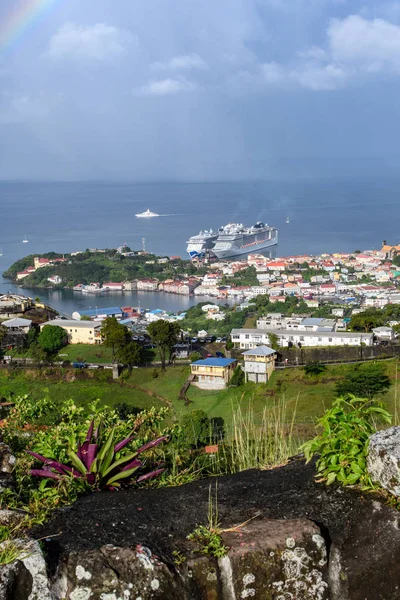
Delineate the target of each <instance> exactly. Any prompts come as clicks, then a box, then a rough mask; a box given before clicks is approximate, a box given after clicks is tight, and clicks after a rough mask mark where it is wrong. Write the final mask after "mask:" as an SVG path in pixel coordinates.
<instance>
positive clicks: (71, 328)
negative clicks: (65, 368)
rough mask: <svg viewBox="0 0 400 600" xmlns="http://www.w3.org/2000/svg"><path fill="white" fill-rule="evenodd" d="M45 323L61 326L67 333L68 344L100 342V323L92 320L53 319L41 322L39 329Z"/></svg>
mask: <svg viewBox="0 0 400 600" xmlns="http://www.w3.org/2000/svg"><path fill="white" fill-rule="evenodd" d="M46 325H52V326H57V327H62V328H63V329H64V330H65V331H66V332H67V334H68V343H69V344H101V336H100V324H96V323H93V322H92V321H73V320H64V319H54V320H53V321H47V323H42V324H41V325H40V330H42V329H43V327H45V326H46Z"/></svg>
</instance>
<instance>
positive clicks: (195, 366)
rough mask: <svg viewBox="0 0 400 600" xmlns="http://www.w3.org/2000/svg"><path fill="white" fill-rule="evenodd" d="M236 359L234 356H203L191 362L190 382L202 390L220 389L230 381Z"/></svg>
mask: <svg viewBox="0 0 400 600" xmlns="http://www.w3.org/2000/svg"><path fill="white" fill-rule="evenodd" d="M236 363H237V361H236V360H235V359H234V358H214V357H212V358H205V359H203V360H196V362H194V363H192V364H191V366H190V367H191V371H192V378H193V380H192V382H191V383H192V384H193V385H195V386H197V387H199V388H201V389H204V390H222V389H223V388H225V387H226V386H227V385H228V383H229V382H230V380H231V378H232V375H233V372H234V370H235V367H236Z"/></svg>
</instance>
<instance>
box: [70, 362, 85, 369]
mask: <svg viewBox="0 0 400 600" xmlns="http://www.w3.org/2000/svg"><path fill="white" fill-rule="evenodd" d="M72 366H73V368H74V369H86V368H87V364H86V363H84V362H73V363H72Z"/></svg>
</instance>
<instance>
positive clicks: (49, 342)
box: [38, 325, 68, 355]
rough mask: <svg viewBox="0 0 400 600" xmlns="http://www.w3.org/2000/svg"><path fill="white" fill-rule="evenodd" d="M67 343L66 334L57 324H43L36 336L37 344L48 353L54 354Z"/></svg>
mask: <svg viewBox="0 0 400 600" xmlns="http://www.w3.org/2000/svg"><path fill="white" fill-rule="evenodd" d="M67 343H68V334H67V332H66V331H65V329H63V328H62V327H59V326H58V325H45V326H44V327H43V329H42V330H41V332H40V333H39V337H38V344H39V346H40V347H41V348H42V350H44V351H45V352H46V353H47V354H48V355H50V354H55V353H56V352H58V351H59V350H60V349H61V348H62V347H63V346H66V345H67Z"/></svg>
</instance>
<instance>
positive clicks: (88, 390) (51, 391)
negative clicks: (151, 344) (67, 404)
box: [0, 347, 400, 429]
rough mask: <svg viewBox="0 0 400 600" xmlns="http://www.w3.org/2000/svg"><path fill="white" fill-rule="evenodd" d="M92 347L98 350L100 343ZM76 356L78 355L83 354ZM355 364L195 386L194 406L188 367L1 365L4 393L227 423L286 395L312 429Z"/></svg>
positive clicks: (391, 366)
mask: <svg viewBox="0 0 400 600" xmlns="http://www.w3.org/2000/svg"><path fill="white" fill-rule="evenodd" d="M74 350H75V348H74ZM93 350H94V351H96V348H95V347H94V348H93ZM74 358H78V355H76V357H74ZM97 358H98V357H97ZM385 364H386V368H387V373H388V375H389V376H390V378H391V380H392V386H391V388H390V390H389V392H388V393H387V394H386V395H385V396H384V397H383V400H384V401H385V403H386V404H387V406H388V408H389V410H390V411H391V412H392V413H395V405H397V396H398V393H399V390H398V379H399V376H400V366H399V367H398V366H397V365H398V363H397V362H396V361H393V360H388V361H385ZM352 368H354V366H353V365H335V366H329V367H328V368H327V370H326V372H324V373H323V374H321V375H320V376H318V377H307V376H306V375H305V373H304V370H303V369H302V368H296V369H294V368H293V369H290V368H289V369H285V370H279V371H275V373H274V374H273V375H272V377H271V379H270V382H269V383H268V384H267V385H262V384H259V385H255V384H253V383H248V384H246V385H245V386H243V387H240V388H228V389H225V390H221V391H218V392H212V391H208V390H200V389H198V388H196V387H193V386H191V387H190V388H189V391H188V393H187V396H188V398H189V399H190V401H191V403H190V404H189V406H185V405H184V403H183V402H182V401H181V400H179V399H178V398H179V391H180V388H181V386H182V384H183V383H184V381H185V380H186V378H187V376H188V374H189V372H190V369H189V367H188V366H175V367H169V368H167V371H166V372H165V373H163V372H161V371H160V370H159V369H157V370H155V369H152V368H142V369H133V371H132V374H131V376H130V377H128V378H127V379H122V380H117V381H113V380H112V376H111V371H109V370H102V371H86V370H85V371H83V372H81V371H78V370H70V369H59V370H50V369H47V370H43V372H42V373H41V372H40V371H37V370H33V369H32V370H19V369H16V370H5V369H4V370H0V397H3V398H8V397H9V396H10V395H11V394H14V395H21V394H30V395H31V396H32V397H34V398H40V397H43V396H44V395H48V396H51V397H52V398H53V399H55V400H56V401H62V400H64V399H67V398H72V399H74V400H75V401H76V402H77V403H79V404H87V403H88V402H91V401H92V400H95V399H97V398H98V399H99V400H100V402H101V404H104V405H109V406H114V405H116V404H119V403H121V402H126V403H127V404H129V405H132V406H135V407H137V408H147V407H150V406H169V407H170V408H172V416H173V417H176V418H178V419H179V418H180V417H181V416H182V415H184V414H186V413H188V412H190V411H192V410H194V409H197V408H200V409H202V410H204V411H205V412H207V414H208V415H209V416H210V417H222V418H223V419H224V421H225V423H226V425H227V426H228V427H229V425H230V423H231V420H232V409H233V408H234V407H237V406H238V405H240V406H241V408H242V409H243V410H246V409H248V408H250V407H251V408H252V410H253V412H254V415H255V419H256V421H260V422H261V419H262V415H263V411H264V410H265V409H267V410H273V408H274V407H275V406H276V405H277V404H278V403H279V401H280V400H282V401H283V402H284V403H285V406H286V418H287V420H288V422H290V421H291V419H292V416H293V413H295V422H296V424H297V425H298V427H304V428H306V429H310V427H311V428H312V426H313V423H314V422H315V420H316V419H317V418H318V417H319V416H321V415H322V414H323V412H324V410H325V409H326V408H327V407H329V406H330V405H331V403H332V401H333V399H334V398H335V384H336V382H337V381H339V380H341V379H343V378H344V377H346V374H347V373H348V372H349V371H350V370H351V369H352ZM397 369H398V371H399V373H398V372H397ZM155 373H156V374H157V376H156V377H155V376H154V375H155Z"/></svg>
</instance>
